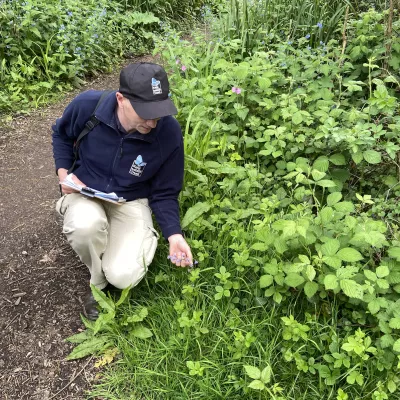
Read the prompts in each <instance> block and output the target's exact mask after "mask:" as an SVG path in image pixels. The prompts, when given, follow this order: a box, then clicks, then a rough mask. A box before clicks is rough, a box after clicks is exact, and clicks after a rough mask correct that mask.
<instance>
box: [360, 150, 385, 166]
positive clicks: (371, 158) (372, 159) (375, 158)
mask: <svg viewBox="0 0 400 400" xmlns="http://www.w3.org/2000/svg"><path fill="white" fill-rule="evenodd" d="M363 157H364V160H365V161H366V162H367V163H369V164H379V163H380V162H381V161H382V157H381V153H379V152H377V151H375V150H366V151H364V152H363Z"/></svg>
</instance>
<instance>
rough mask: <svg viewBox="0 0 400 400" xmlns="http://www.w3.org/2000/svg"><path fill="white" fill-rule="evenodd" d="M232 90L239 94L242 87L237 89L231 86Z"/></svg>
mask: <svg viewBox="0 0 400 400" xmlns="http://www.w3.org/2000/svg"><path fill="white" fill-rule="evenodd" d="M232 92H233V93H236V94H240V93H241V92H242V89H239V88H238V87H235V86H233V88H232Z"/></svg>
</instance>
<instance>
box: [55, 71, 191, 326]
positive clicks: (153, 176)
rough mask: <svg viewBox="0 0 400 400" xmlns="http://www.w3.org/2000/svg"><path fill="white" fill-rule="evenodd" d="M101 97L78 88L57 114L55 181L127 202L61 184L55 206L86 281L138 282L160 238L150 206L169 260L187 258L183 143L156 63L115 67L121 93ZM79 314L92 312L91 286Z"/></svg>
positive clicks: (187, 260) (98, 284) (164, 76)
mask: <svg viewBox="0 0 400 400" xmlns="http://www.w3.org/2000/svg"><path fill="white" fill-rule="evenodd" d="M102 94H103V92H101V91H94V90H89V91H87V92H84V93H81V94H80V95H78V96H77V97H76V98H75V99H74V100H73V101H72V102H71V103H70V104H69V105H68V106H67V108H66V109H65V111H64V113H63V115H62V117H61V118H59V119H57V121H56V123H55V125H54V126H53V154H54V159H55V164H56V171H57V175H58V177H59V180H60V183H62V182H63V181H64V179H65V178H66V176H67V175H68V174H71V173H72V174H73V175H71V177H72V179H73V180H74V182H75V183H77V184H78V185H82V186H84V187H86V186H87V187H90V188H93V189H96V190H99V191H102V192H106V193H111V192H114V193H116V194H117V195H118V196H119V197H123V198H124V199H126V202H125V203H123V204H122V205H118V204H113V203H110V202H106V201H104V200H100V199H96V198H90V197H86V196H84V195H82V194H80V193H78V192H76V191H74V190H73V189H71V188H70V187H68V186H65V185H61V190H62V194H63V196H62V197H61V198H60V199H59V200H58V202H57V205H56V209H57V211H58V213H59V214H60V215H62V216H63V218H64V223H63V232H64V234H65V235H66V237H67V239H68V242H69V243H70V244H71V246H72V248H73V249H74V250H75V252H76V253H77V254H78V256H79V258H80V259H81V260H82V262H83V263H84V264H86V265H87V267H88V268H89V272H90V283H91V284H93V285H95V286H96V287H98V288H99V289H104V288H105V287H106V286H107V285H108V284H111V285H113V286H114V287H117V288H119V289H124V288H126V287H128V286H132V287H133V286H135V285H137V284H138V282H139V281H140V280H141V279H142V278H143V276H144V275H145V273H146V271H147V268H148V266H149V264H150V263H151V261H152V259H153V257H154V253H155V251H156V247H157V243H158V239H159V235H158V233H157V232H156V230H155V229H154V228H153V222H152V217H151V211H152V212H153V213H154V216H155V218H156V220H157V222H158V224H159V226H160V228H161V231H162V234H163V236H164V237H165V238H166V239H167V240H168V242H169V256H170V259H171V260H172V262H173V263H174V264H176V265H177V266H181V267H185V266H188V265H192V263H193V260H192V254H191V251H190V247H189V246H188V244H187V243H186V241H185V239H184V238H183V236H182V231H181V227H180V220H179V205H178V195H179V192H180V190H181V188H182V181H183V168H184V154H183V140H182V133H181V128H180V126H179V123H178V122H177V121H176V119H175V118H174V117H172V115H174V114H176V113H177V110H176V108H175V106H174V104H173V102H172V101H171V99H170V98H169V83H168V78H167V74H166V72H165V71H164V69H163V68H162V67H161V66H159V65H157V64H152V63H135V64H130V65H128V66H127V67H125V68H124V69H123V70H122V71H121V74H120V86H119V90H118V91H113V92H108V93H107V92H106V93H104V94H103V96H102ZM83 131H85V133H83ZM79 136H81V138H80V139H79V140H78V138H79ZM84 314H85V315H86V316H87V317H88V318H89V319H91V320H95V319H96V318H97V317H98V309H97V303H96V301H95V299H94V298H93V296H92V294H91V291H90V287H89V285H88V295H87V297H86V300H85V302H84Z"/></svg>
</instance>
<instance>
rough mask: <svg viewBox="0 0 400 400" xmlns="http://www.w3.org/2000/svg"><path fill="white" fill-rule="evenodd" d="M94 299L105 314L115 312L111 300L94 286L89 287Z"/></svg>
mask: <svg viewBox="0 0 400 400" xmlns="http://www.w3.org/2000/svg"><path fill="white" fill-rule="evenodd" d="M90 288H91V289H92V294H93V297H94V299H95V300H96V301H97V302H98V303H99V306H100V307H101V308H102V309H103V310H105V311H106V312H107V313H113V312H115V304H114V302H113V300H112V299H110V298H109V297H107V296H106V294H105V293H104V292H103V291H102V290H100V289H99V288H97V287H96V286H94V285H90Z"/></svg>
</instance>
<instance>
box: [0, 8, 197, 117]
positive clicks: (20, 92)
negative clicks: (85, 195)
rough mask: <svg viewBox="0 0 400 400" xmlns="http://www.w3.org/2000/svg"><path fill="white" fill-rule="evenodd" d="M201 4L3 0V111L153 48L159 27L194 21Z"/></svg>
mask: <svg viewBox="0 0 400 400" xmlns="http://www.w3.org/2000/svg"><path fill="white" fill-rule="evenodd" d="M150 3H151V6H150ZM202 3H203V2H202V1H199V0H194V1H193V0H186V1H179V4H178V2H177V1H175V2H165V1H152V2H138V1H131V2H129V1H117V0H114V1H105V0H98V1H94V0H89V1H85V2H76V1H75V0H65V1H58V0H51V1H48V0H25V1H21V0H9V1H0V37H1V38H2V40H1V41H0V76H1V82H2V86H1V88H0V115H1V114H4V113H5V112H10V111H14V112H15V111H23V110H27V109H29V108H32V107H37V106H39V105H41V104H45V103H47V102H49V100H51V99H52V98H54V97H56V96H58V95H59V94H60V93H61V92H63V91H65V90H70V89H72V87H73V86H79V85H80V84H81V83H82V82H83V79H84V77H85V76H88V75H93V74H96V73H98V72H100V71H107V70H109V69H110V68H111V67H112V66H114V65H115V64H117V63H119V62H121V60H122V59H123V57H124V56H126V55H139V54H143V53H145V52H148V51H149V49H150V48H151V47H152V46H153V35H154V33H157V32H161V31H162V27H163V25H168V24H171V25H172V26H174V25H180V26H181V25H183V26H185V24H186V25H187V24H189V23H190V22H191V21H193V19H194V18H195V16H196V14H198V13H199V12H200V9H199V7H200V6H201V4H202ZM144 4H147V6H145V5H144ZM157 15H159V16H160V18H158V17H157Z"/></svg>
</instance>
